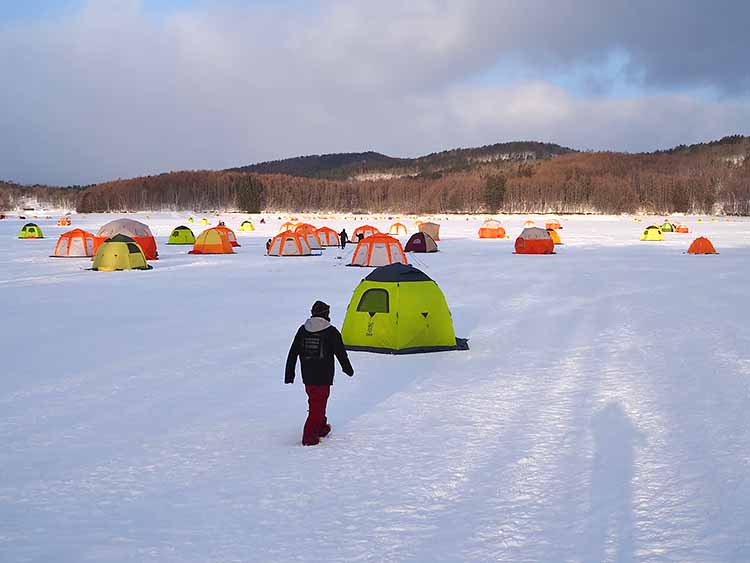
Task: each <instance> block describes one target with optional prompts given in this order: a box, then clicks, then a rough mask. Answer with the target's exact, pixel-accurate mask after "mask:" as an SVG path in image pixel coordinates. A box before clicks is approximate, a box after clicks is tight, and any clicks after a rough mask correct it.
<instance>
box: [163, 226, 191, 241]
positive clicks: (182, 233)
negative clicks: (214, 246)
mask: <svg viewBox="0 0 750 563" xmlns="http://www.w3.org/2000/svg"><path fill="white" fill-rule="evenodd" d="M167 244H195V235H194V234H193V231H191V230H190V229H189V228H188V227H185V226H183V225H180V226H179V227H175V229H174V230H173V231H172V234H171V235H169V240H168V241H167Z"/></svg>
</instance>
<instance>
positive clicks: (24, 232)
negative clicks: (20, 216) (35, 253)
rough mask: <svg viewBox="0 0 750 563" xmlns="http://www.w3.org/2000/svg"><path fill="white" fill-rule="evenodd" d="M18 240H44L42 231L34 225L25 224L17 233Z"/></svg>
mask: <svg viewBox="0 0 750 563" xmlns="http://www.w3.org/2000/svg"><path fill="white" fill-rule="evenodd" d="M18 238H44V235H43V234H42V229H40V228H39V225H37V224H35V223H26V224H25V225H24V226H23V227H21V230H20V231H19V232H18Z"/></svg>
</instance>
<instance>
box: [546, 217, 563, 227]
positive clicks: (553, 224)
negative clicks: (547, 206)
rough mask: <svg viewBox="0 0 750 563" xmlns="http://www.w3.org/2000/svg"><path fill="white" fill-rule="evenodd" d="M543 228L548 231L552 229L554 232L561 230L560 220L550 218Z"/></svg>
mask: <svg viewBox="0 0 750 563" xmlns="http://www.w3.org/2000/svg"><path fill="white" fill-rule="evenodd" d="M544 228H545V229H547V230H549V229H554V230H558V229H562V225H560V219H558V218H557V217H552V218H551V219H548V220H547V222H546V223H545V225H544Z"/></svg>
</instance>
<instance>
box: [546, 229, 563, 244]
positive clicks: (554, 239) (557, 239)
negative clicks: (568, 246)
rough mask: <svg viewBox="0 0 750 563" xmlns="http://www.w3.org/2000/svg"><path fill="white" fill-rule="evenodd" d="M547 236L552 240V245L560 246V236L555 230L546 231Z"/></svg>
mask: <svg viewBox="0 0 750 563" xmlns="http://www.w3.org/2000/svg"><path fill="white" fill-rule="evenodd" d="M547 234H549V238H551V239H552V242H553V244H556V245H557V244H562V241H561V240H560V235H559V234H557V231H556V230H555V229H547Z"/></svg>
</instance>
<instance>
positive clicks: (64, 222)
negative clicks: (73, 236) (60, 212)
mask: <svg viewBox="0 0 750 563" xmlns="http://www.w3.org/2000/svg"><path fill="white" fill-rule="evenodd" d="M57 226H58V227H70V217H60V218H59V219H58V220H57ZM91 236H93V235H91Z"/></svg>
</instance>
